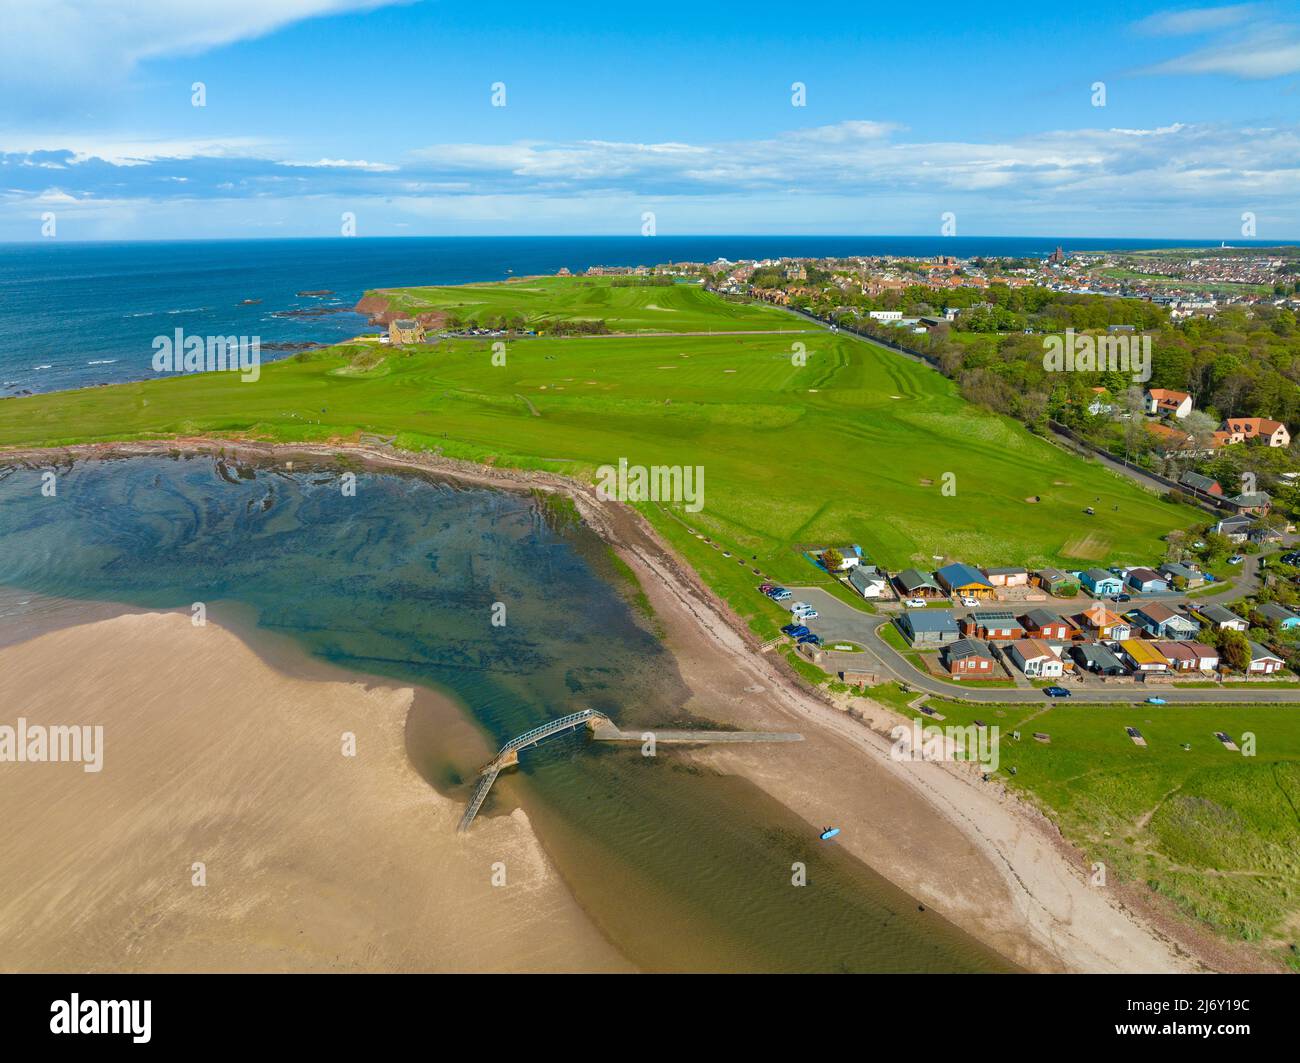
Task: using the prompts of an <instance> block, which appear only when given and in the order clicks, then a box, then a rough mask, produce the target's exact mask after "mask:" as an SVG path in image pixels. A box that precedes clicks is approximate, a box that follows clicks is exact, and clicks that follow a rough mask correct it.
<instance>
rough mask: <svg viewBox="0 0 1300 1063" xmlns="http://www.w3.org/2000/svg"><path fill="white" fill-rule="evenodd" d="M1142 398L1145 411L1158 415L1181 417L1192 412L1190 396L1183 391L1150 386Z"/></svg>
mask: <svg viewBox="0 0 1300 1063" xmlns="http://www.w3.org/2000/svg"><path fill="white" fill-rule="evenodd" d="M1144 398H1145V399H1146V410H1147V413H1149V414H1154V415H1156V416H1159V417H1178V418H1183V417H1186V416H1187V415H1188V414H1189V413H1191V412H1192V397H1191V396H1190V395H1189V394H1187V392H1185V391H1170V390H1168V389H1167V388H1150V389H1148V391H1147V393H1146V395H1145V396H1144Z"/></svg>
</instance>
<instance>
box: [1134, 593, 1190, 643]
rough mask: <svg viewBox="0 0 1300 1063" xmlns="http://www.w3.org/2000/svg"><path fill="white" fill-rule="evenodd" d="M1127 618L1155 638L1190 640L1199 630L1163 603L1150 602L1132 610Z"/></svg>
mask: <svg viewBox="0 0 1300 1063" xmlns="http://www.w3.org/2000/svg"><path fill="white" fill-rule="evenodd" d="M1129 616H1130V617H1132V618H1133V621H1134V622H1135V623H1136V624H1137V625H1138V627H1140V628H1142V630H1144V631H1146V632H1147V633H1148V634H1150V635H1152V636H1154V637H1155V638H1175V639H1181V638H1191V637H1192V636H1193V635H1195V634H1196V633H1197V632H1198V631H1200V630H1201V625H1200V624H1198V623H1196V622H1195V621H1194V620H1189V619H1188V618H1187V617H1185V616H1183V615H1182V613H1176V612H1174V611H1173V610H1172V609H1170V608H1169V606H1167V605H1165V604H1164V603H1163V602H1152V603H1151V604H1150V605H1143V606H1140V607H1139V608H1137V609H1134V610H1133V611H1132V612H1131V613H1129Z"/></svg>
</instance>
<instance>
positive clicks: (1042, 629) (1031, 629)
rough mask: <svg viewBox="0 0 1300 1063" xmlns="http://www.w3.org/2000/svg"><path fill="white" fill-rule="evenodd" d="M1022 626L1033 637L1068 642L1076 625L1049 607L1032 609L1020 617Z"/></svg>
mask: <svg viewBox="0 0 1300 1063" xmlns="http://www.w3.org/2000/svg"><path fill="white" fill-rule="evenodd" d="M1020 626H1021V627H1022V628H1024V629H1025V634H1026V635H1027V636H1028V637H1029V638H1031V639H1048V640H1053V639H1054V640H1055V641H1057V642H1068V641H1069V640H1070V639H1072V638H1073V637H1074V625H1072V624H1070V623H1069V622H1068V621H1065V620H1062V619H1061V618H1060V617H1059V616H1057V615H1056V614H1055V613H1053V612H1051V611H1050V610H1047V609H1030V610H1029V612H1027V613H1026V614H1025V615H1024V616H1022V617H1021V618H1020Z"/></svg>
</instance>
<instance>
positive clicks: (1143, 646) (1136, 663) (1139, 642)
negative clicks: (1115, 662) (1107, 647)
mask: <svg viewBox="0 0 1300 1063" xmlns="http://www.w3.org/2000/svg"><path fill="white" fill-rule="evenodd" d="M1117 649H1118V650H1119V655H1120V658H1121V659H1122V660H1123V661H1125V662H1126V663H1127V664H1128V665H1129V667H1131V668H1132V669H1133V670H1134V671H1135V672H1142V673H1149V672H1167V671H1169V662H1168V661H1166V660H1165V656H1164V654H1162V653H1161V652H1160V651H1159V650H1157V649H1156V647H1155V643H1154V642H1148V641H1147V640H1146V639H1124V640H1123V641H1122V642H1120V643H1119V645H1118V646H1117Z"/></svg>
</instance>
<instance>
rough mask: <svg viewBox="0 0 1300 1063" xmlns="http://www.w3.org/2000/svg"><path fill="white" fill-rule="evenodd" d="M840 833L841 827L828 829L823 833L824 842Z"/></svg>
mask: <svg viewBox="0 0 1300 1063" xmlns="http://www.w3.org/2000/svg"><path fill="white" fill-rule="evenodd" d="M839 832H840V828H839V827H827V828H826V829H825V830H824V831H822V841H826V839H828V838H834V837H835V835H837V834H839Z"/></svg>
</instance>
